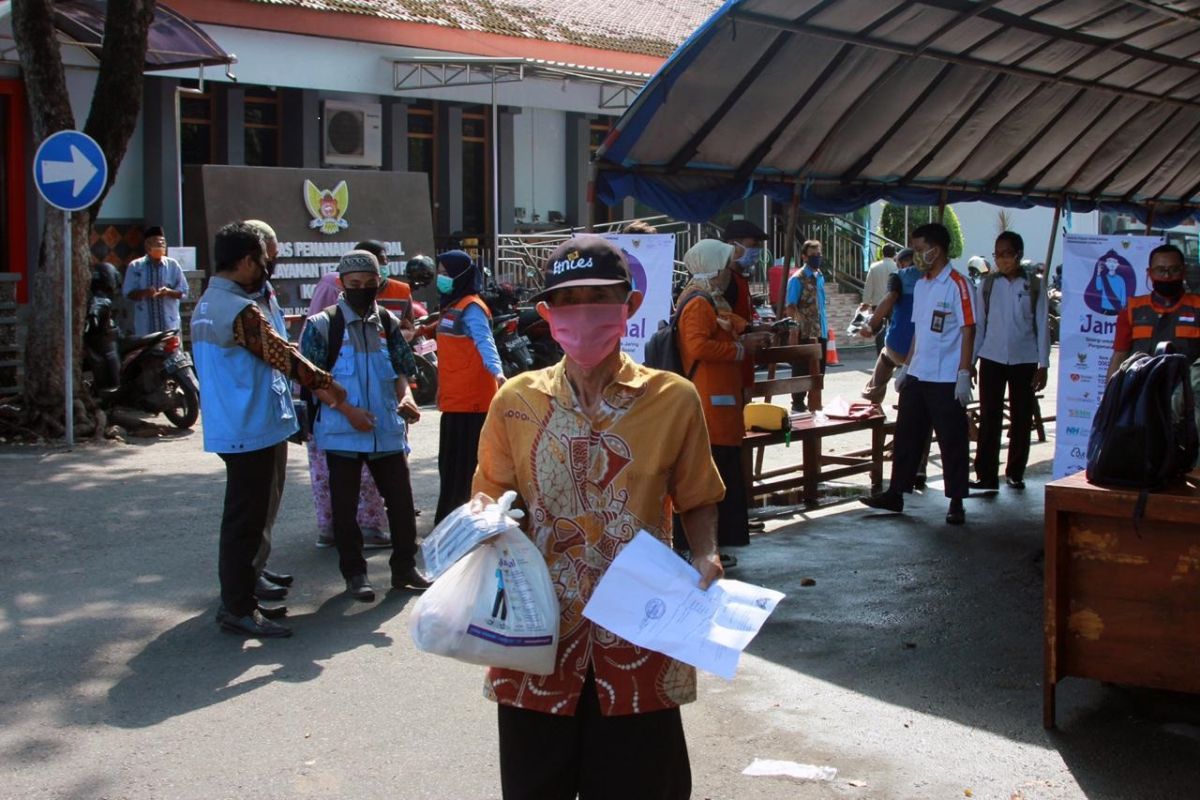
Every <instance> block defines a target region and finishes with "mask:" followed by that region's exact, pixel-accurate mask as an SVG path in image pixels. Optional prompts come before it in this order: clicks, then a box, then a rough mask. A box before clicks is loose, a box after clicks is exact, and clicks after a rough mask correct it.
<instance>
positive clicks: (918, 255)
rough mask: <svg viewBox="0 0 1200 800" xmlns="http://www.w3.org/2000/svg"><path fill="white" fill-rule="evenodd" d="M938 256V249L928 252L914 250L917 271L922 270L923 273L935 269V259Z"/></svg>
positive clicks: (914, 262)
mask: <svg viewBox="0 0 1200 800" xmlns="http://www.w3.org/2000/svg"><path fill="white" fill-rule="evenodd" d="M936 254H937V248H936V247H931V248H929V249H928V250H914V251H913V264H915V265H916V267H917V269H919V270H921V272H929V270H931V269H933V257H934V255H936Z"/></svg>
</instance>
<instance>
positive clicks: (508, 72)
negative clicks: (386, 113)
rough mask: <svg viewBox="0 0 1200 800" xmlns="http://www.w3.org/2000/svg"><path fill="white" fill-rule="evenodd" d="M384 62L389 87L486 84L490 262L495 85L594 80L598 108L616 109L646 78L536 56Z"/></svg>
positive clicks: (495, 254) (495, 241)
mask: <svg viewBox="0 0 1200 800" xmlns="http://www.w3.org/2000/svg"><path fill="white" fill-rule="evenodd" d="M389 60H390V61H391V62H392V89H393V91H397V92H402V91H414V90H420V89H452V88H458V87H464V86H488V87H490V88H491V95H492V96H491V144H492V258H493V260H495V259H498V258H499V256H500V152H499V138H498V132H499V125H498V121H499V105H498V104H497V101H496V86H497V85H499V84H504V83H520V82H521V81H524V80H525V79H527V78H542V79H549V80H572V81H581V82H585V83H593V84H596V85H597V86H598V87H599V92H600V100H599V104H598V105H599V107H600V108H606V109H618V108H628V107H629V105H630V104H631V103H632V102H633V99H634V97H635V96H636V95H637V93H638V91H639V90H640V89H641V88H642V86H643V85H644V84H645V82H646V80H648V79H649V78H650V75H649V74H647V73H641V72H627V71H624V70H615V69H604V68H600V67H587V66H582V65H579V64H567V63H564V62H559V61H545V60H542V59H536V58H491V57H488V56H458V57H445V56H399V57H394V58H391V59H389ZM494 266H496V265H494Z"/></svg>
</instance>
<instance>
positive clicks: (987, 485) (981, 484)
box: [967, 481, 1000, 492]
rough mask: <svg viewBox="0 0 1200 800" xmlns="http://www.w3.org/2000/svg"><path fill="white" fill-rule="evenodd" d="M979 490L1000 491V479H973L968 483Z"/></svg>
mask: <svg viewBox="0 0 1200 800" xmlns="http://www.w3.org/2000/svg"><path fill="white" fill-rule="evenodd" d="M967 486H969V487H971V488H972V489H974V490H975V491H977V492H998V491H1000V481H971V482H970V483H968V484H967Z"/></svg>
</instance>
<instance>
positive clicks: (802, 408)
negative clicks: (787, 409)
mask: <svg viewBox="0 0 1200 800" xmlns="http://www.w3.org/2000/svg"><path fill="white" fill-rule="evenodd" d="M807 411H808V406H807V405H806V404H804V403H792V413H793V414H803V413H805V412H807Z"/></svg>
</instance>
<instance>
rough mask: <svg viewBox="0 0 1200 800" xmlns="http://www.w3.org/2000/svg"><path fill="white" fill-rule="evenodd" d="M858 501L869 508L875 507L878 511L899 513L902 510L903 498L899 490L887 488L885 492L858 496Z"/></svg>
mask: <svg viewBox="0 0 1200 800" xmlns="http://www.w3.org/2000/svg"><path fill="white" fill-rule="evenodd" d="M858 502H860V503H862V504H863V505H864V506H867V507H869V508H877V509H879V510H880V511H894V512H895V513H897V514H899V513H900V512H901V511H903V510H904V498H903V497H902V496H901V495H900V493H899V492H893V491H892V490H891V489H888V490H887V491H886V492H880V493H879V494H873V495H871V496H870V497H860V498H858Z"/></svg>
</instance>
